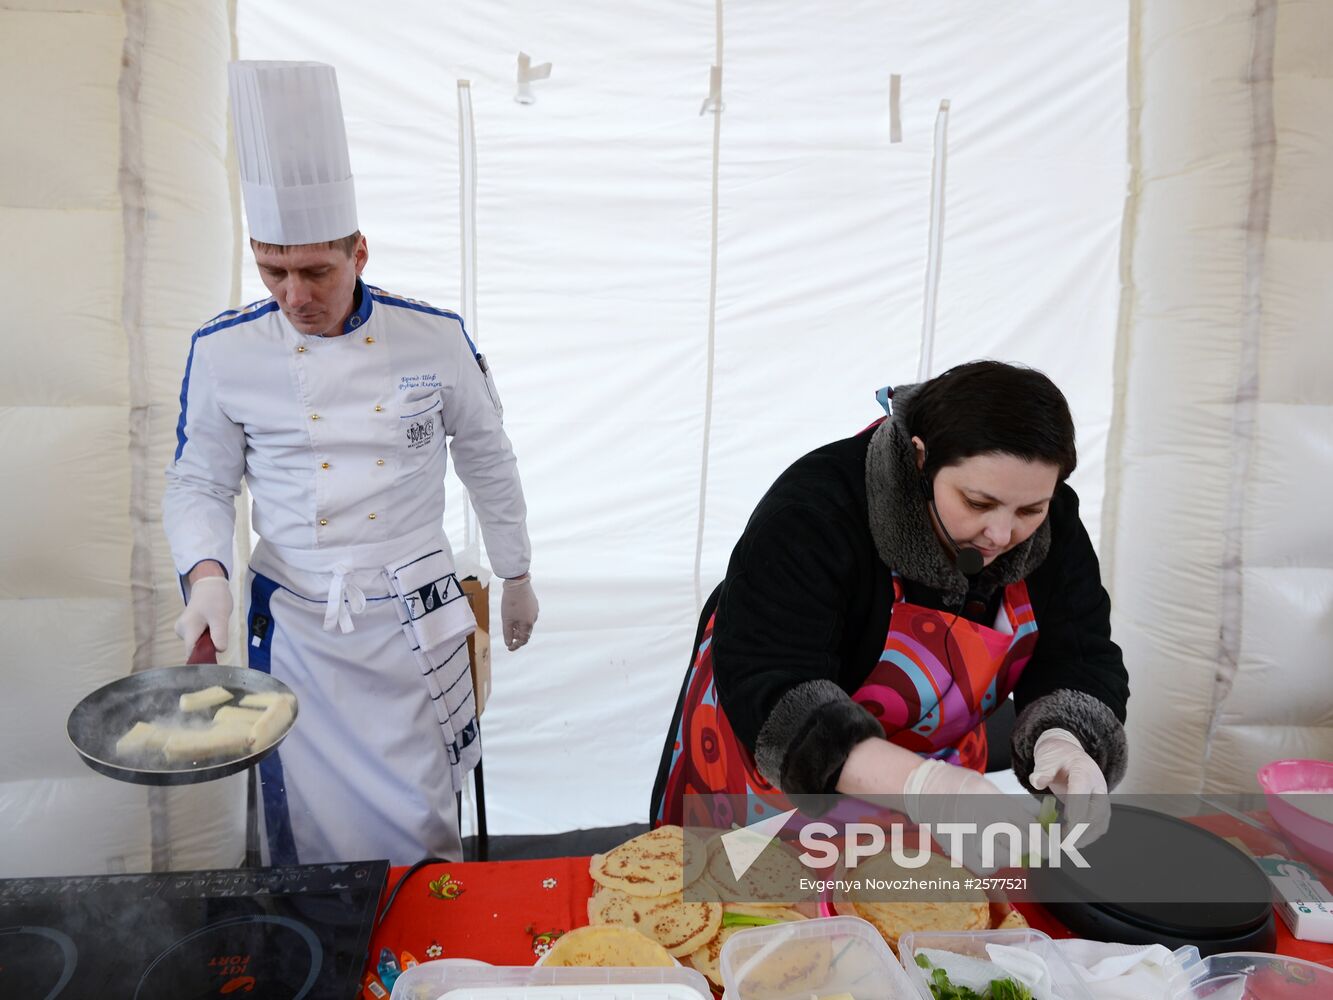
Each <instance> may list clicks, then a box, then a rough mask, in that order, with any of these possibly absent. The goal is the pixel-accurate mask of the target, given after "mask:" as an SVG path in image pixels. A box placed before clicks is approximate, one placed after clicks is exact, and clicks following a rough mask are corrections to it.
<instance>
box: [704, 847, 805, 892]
mask: <svg viewBox="0 0 1333 1000" xmlns="http://www.w3.org/2000/svg"><path fill="white" fill-rule="evenodd" d="M812 874H814V873H812V871H811V870H810V869H809V868H806V867H805V866H804V865H802V864H801V862H800V861H799V860H798V857H797V852H796V851H795V850H793V849H792V848H791V847H788V846H787V845H786V844H785V843H783V842H782V841H781V840H776V839H774V840H772V841H770V842H769V844H768V846H767V847H765V848H764V850H763V853H761V854H760V855H759V857H758V858H756V859H755V861H754V864H752V865H751V866H750V867H749V869H748V870H747V871H746V872H745V874H744V875H743V876H742V877H741V880H740V881H739V882H737V881H736V876H735V875H734V874H733V873H732V870H731V862H730V860H729V859H728V858H727V852H726V848H724V847H723V845H722V840H721V837H714V838H713V839H712V840H710V841H709V843H708V869H707V877H708V881H709V882H710V883H712V885H713V886H714V887H715V888H716V889H717V893H718V898H720V899H721V900H722V901H723V902H737V903H746V904H751V905H767V906H778V907H784V908H785V907H786V906H788V905H789V904H791V903H794V902H797V901H799V900H801V899H802V897H803V896H805V895H808V893H805V892H803V891H802V890H801V880H802V879H809V878H810V877H811V876H812Z"/></svg>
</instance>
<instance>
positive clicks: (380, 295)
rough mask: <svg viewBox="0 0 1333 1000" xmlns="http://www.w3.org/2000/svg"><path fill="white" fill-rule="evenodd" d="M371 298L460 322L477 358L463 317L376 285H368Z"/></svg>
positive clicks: (464, 337)
mask: <svg viewBox="0 0 1333 1000" xmlns="http://www.w3.org/2000/svg"><path fill="white" fill-rule="evenodd" d="M366 287H368V288H369V289H370V294H371V296H372V297H373V298H374V299H375V301H376V302H383V303H384V304H385V305H386V306H397V307H398V308H399V309H411V310H412V311H413V312H419V313H427V314H428V315H431V316H444V317H447V318H448V319H456V320H458V327H459V329H461V330H462V331H463V339H464V340H466V341H467V347H468V350H469V351H471V352H472V356H473V357H474V358H475V357H476V356H477V345H476V344H474V343H472V338H471V337H469V336H468V334H467V324H466V323H464V322H463V317H462V316H460V315H458V313H456V312H450V311H449V310H448V309H436V308H435V307H434V306H428V305H426V303H424V302H418V301H417V300H416V299H404V298H400V297H399V296H397V295H394V294H393V293H392V292H386V291H385V290H384V289H382V288H376V287H375V286H374V285H367V286H366Z"/></svg>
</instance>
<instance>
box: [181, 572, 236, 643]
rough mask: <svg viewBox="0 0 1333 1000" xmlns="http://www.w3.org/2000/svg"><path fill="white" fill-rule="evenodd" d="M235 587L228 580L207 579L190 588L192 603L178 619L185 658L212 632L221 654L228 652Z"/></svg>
mask: <svg viewBox="0 0 1333 1000" xmlns="http://www.w3.org/2000/svg"><path fill="white" fill-rule="evenodd" d="M231 608H232V603H231V584H230V583H229V582H228V581H227V578H226V577H225V576H206V577H204V578H202V579H200V580H196V581H195V582H194V583H193V584H191V585H190V600H189V603H187V604H186V605H185V610H184V611H183V612H181V616H180V617H179V618H177V619H176V634H177V635H178V636H180V637H181V638H182V639H184V640H185V655H186V656H189V654H190V653H191V652H192V651H193V650H194V644H195V643H196V642H198V641H199V637H200V636H201V635H203V634H204V629H208V631H209V633H210V634H211V635H212V637H213V645H214V647H216V649H217V651H218V652H219V653H220V652H222V651H223V650H224V649H226V648H227V626H228V622H230V621H231Z"/></svg>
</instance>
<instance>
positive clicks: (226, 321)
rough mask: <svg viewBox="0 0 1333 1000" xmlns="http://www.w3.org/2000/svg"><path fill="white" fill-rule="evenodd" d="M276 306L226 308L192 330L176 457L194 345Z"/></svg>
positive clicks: (181, 441) (181, 449) (266, 302)
mask: <svg viewBox="0 0 1333 1000" xmlns="http://www.w3.org/2000/svg"><path fill="white" fill-rule="evenodd" d="M277 308H278V303H277V302H275V301H273V299H261V300H260V301H258V302H251V303H250V304H249V305H248V306H246V307H245V308H244V309H241V310H239V311H237V310H235V309H228V310H227V311H226V312H223V313H218V314H217V315H216V316H214V317H213V318H212V319H211V320H209V321H208V322H207V323H205V324H204V325H203V326H201V327H200V328H199V329H198V330H196V331H195V332H194V336H193V337H191V338H190V353H189V356H188V357H186V359H185V377H184V378H183V379H181V415H180V419H179V420H177V421H176V458H175V461H177V462H179V461H180V460H181V453H182V452H184V451H185V441H186V437H185V411H186V410H187V409H188V408H189V394H190V368H191V367H192V366H193V365H194V345H195V344H196V343H197V342H198V340H199V338H200V337H207V336H208V335H209V334H213V333H217V332H218V331H219V330H226V329H229V328H231V327H233V326H239V325H240V324H242V323H249V322H250V321H251V320H256V319H259V317H261V316H267V315H268V314H269V313H271V312H273V310H275V309H277Z"/></svg>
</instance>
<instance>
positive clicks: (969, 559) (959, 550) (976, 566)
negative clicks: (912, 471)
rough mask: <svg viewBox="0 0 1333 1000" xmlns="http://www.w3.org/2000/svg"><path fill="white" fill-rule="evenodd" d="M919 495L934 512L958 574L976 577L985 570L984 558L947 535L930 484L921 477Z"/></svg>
mask: <svg viewBox="0 0 1333 1000" xmlns="http://www.w3.org/2000/svg"><path fill="white" fill-rule="evenodd" d="M921 495H922V496H924V497H925V498H926V503H928V504H930V509H931V510H933V511H934V512H935V523H936V524H938V525H939V526H940V531H942V532H943V533H944V537H945V538H946V539H948V541H949V544H950V545H952V546H953V550H954V565H955V566H957V567H958V572H960V573H962V574H963V576H976V575H977V574H978V573H980V572H981V571H982V569H983V568H985V565H986V557H985V556H983V555H982V554H981V553H980V552H978V551H977V550H976V549H965V548H963V547H962V546H961V545H959V544H958V543H957V542H955V541H954V540H953V535H951V534H949V529H948V528H946V527H945V526H944V519H943V518H942V517H940V509H939V507H937V506H935V490H934V489H933V488H932V484H931V482H930V481H929V480H928V479H926V477H925V476H922V477H921Z"/></svg>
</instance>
